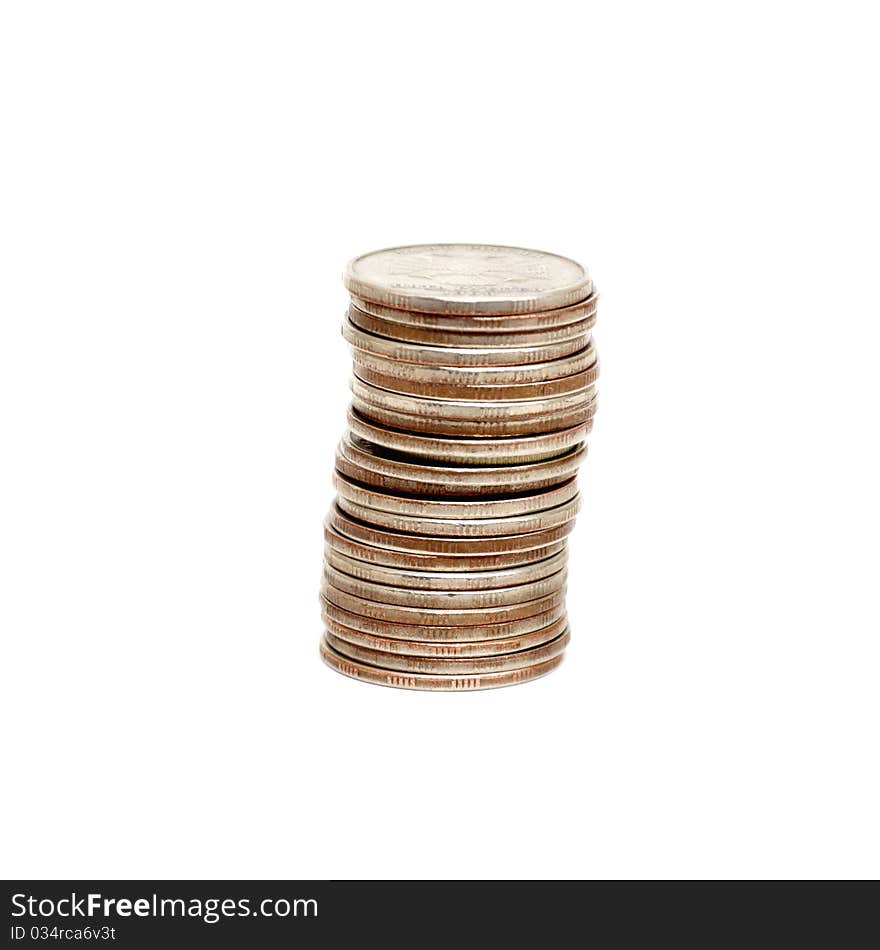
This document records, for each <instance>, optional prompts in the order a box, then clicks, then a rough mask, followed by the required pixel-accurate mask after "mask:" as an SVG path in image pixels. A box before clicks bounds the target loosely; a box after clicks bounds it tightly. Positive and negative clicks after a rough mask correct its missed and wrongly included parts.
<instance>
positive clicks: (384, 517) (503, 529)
mask: <svg viewBox="0 0 880 950" xmlns="http://www.w3.org/2000/svg"><path fill="white" fill-rule="evenodd" d="M336 503H337V505H338V506H339V507H340V508H341V509H342V510H343V511H344V512H346V513H347V514H349V515H351V516H352V517H354V518H359V519H360V520H361V521H365V522H367V524H373V525H376V526H377V527H380V528H390V529H391V530H392V531H404V532H406V533H408V534H423V535H429V536H438V535H439V536H444V535H446V536H450V537H463V538H490V537H494V536H495V535H510V534H531V533H532V532H535V531H542V530H544V528H552V527H555V526H556V525H559V524H563V523H565V522H566V521H571V520H573V519H574V518H575V517H576V515H577V513H578V511H579V510H580V504H581V499H580V495H575V496H574V498H572V499H571V500H570V501H567V502H565V503H564V504H562V505H558V506H557V507H556V508H548V509H546V510H544V511H535V512H530V513H529V514H524V515H508V516H505V517H500V518H467V519H463V518H427V517H423V516H417V515H404V514H400V513H398V512H394V511H385V510H383V509H379V508H370V507H367V506H366V505H359V504H357V503H356V502H353V501H349V500H348V499H347V498H342V497H339V498H337V500H336Z"/></svg>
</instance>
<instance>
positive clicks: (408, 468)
mask: <svg viewBox="0 0 880 950" xmlns="http://www.w3.org/2000/svg"><path fill="white" fill-rule="evenodd" d="M586 455H587V446H586V443H581V444H580V445H577V446H575V447H574V448H572V449H569V450H568V451H567V452H564V453H563V454H562V455H559V456H557V457H556V458H552V459H543V460H541V461H538V462H525V463H522V464H520V465H453V464H442V463H441V464H437V463H431V462H424V461H419V460H416V459H410V458H407V457H406V456H405V455H400V454H396V453H393V452H388V451H387V450H383V449H382V448H380V447H378V446H374V445H373V444H372V443H370V442H367V441H365V440H363V439H359V438H358V437H357V436H356V435H353V434H352V433H351V432H350V431H349V432H347V433H346V434H345V436H343V439H342V441H341V442H340V443H339V449H338V451H337V468H338V467H339V464H340V461H345V462H348V463H349V464H350V465H352V466H354V467H356V469H357V471H358V472H359V473H361V474H360V475H359V476H354V478H355V481H361V482H364V483H365V484H367V485H374V486H376V487H378V488H380V489H382V487H383V486H384V487H385V488H386V489H390V490H392V491H393V490H395V489H397V488H401V487H402V488H403V490H404V491H405V492H407V493H409V494H419V493H424V494H430V493H437V494H446V495H471V494H498V493H499V492H505V491H506V492H521V491H534V490H538V489H541V488H547V487H550V486H551V485H558V484H560V483H561V482H564V481H567V480H568V479H569V478H572V477H573V476H574V475H576V474H577V471H578V469H579V468H580V465H581V463H582V462H583V460H584V458H586ZM340 470H341V471H343V472H344V470H343V469H340ZM344 473H345V472H344ZM345 474H348V473H345ZM349 477H352V476H349Z"/></svg>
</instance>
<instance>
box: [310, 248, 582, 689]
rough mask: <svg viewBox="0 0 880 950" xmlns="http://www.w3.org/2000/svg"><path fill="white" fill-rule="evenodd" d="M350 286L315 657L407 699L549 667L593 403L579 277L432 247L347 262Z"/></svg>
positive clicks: (559, 267)
mask: <svg viewBox="0 0 880 950" xmlns="http://www.w3.org/2000/svg"><path fill="white" fill-rule="evenodd" d="M344 279H345V285H346V287H347V288H348V290H349V293H350V294H351V305H350V307H349V309H348V313H347V314H346V317H345V322H344V326H343V336H344V337H345V339H346V340H347V341H348V343H349V344H350V346H351V351H352V358H353V363H354V367H353V369H354V372H353V378H352V381H351V389H352V393H353V399H352V403H351V407H350V409H349V414H348V430H347V431H346V433H345V435H344V436H343V438H342V441H341V442H340V444H339V448H338V450H337V454H336V471H335V473H334V484H335V487H336V492H337V497H336V503H335V505H334V507H333V509H332V510H331V512H330V514H329V515H328V518H327V521H326V523H325V542H326V546H325V554H324V578H323V583H322V588H321V603H322V615H323V619H324V626H325V633H324V636H323V638H322V641H321V654H322V656H323V658H324V660H325V661H326V662H327V663H328V664H329V665H330V666H331V667H333V668H334V669H336V670H338V671H339V672H341V673H345V674H347V675H349V676H352V677H355V678H357V679H361V680H365V681H368V682H372V683H379V684H383V685H386V686H398V687H405V688H410V689H432V690H466V689H487V688H490V687H495V686H507V685H511V684H513V683H521V682H523V681H525V680H530V679H534V678H536V677H538V676H541V675H543V674H544V673H548V672H550V671H551V670H553V669H554V668H555V667H557V666H558V665H559V664H560V662H561V661H562V654H563V651H564V649H565V647H566V644H567V643H568V641H569V636H570V634H569V628H568V619H567V616H566V610H565V587H566V573H567V572H566V564H567V558H568V551H567V540H566V539H567V536H568V534H569V532H570V531H571V529H572V527H573V525H574V518H575V515H576V514H577V511H578V508H579V501H580V500H579V495H578V489H577V471H578V467H579V465H580V464H581V462H582V461H583V459H584V456H585V455H586V451H587V449H586V441H585V440H586V436H587V433H588V432H589V431H590V428H591V426H592V420H593V413H594V412H595V408H596V378H597V375H598V362H597V357H596V349H595V347H594V345H593V342H592V337H591V328H592V326H593V324H594V322H595V319H596V294H595V293H594V291H593V286H592V283H591V281H590V278H589V275H588V274H587V272H586V271H585V270H584V268H583V267H581V266H580V265H579V264H577V263H575V262H574V261H572V260H569V259H568V258H564V257H558V256H556V255H554V254H547V253H544V252H541V251H533V250H527V249H524V248H514V247H498V246H492V245H482V244H430V245H418V246H412V247H397V248H390V249H388V250H383V251H376V252H374V253H371V254H366V255H364V256H362V257H357V258H355V259H354V260H353V261H351V262H350V263H349V265H348V268H347V269H346V272H345V278H344Z"/></svg>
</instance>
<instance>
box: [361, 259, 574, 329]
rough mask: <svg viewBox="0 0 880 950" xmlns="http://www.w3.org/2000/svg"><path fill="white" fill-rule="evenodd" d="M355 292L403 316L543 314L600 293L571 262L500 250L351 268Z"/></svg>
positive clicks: (367, 262)
mask: <svg viewBox="0 0 880 950" xmlns="http://www.w3.org/2000/svg"><path fill="white" fill-rule="evenodd" d="M343 281H344V283H345V286H346V287H347V288H348V290H349V292H350V293H352V294H355V295H357V296H358V297H362V298H364V299H365V300H369V301H372V302H373V303H377V304H381V305H383V306H386V307H395V308H398V309H401V310H416V311H420V312H423V313H449V314H481V313H497V314H517V313H536V312H538V311H541V310H552V309H555V308H557V307H567V306H569V305H570V304H573V303H577V302H578V301H579V300H583V299H584V298H585V297H588V296H589V295H590V293H591V292H592V286H593V285H592V282H591V280H590V275H589V274H588V273H587V271H586V270H585V269H584V268H583V267H581V265H580V264H578V263H576V262H575V261H572V260H570V259H569V258H567V257H559V256H558V255H557V254H548V253H546V252H544V251H533V250H530V249H528V248H524V247H503V246H499V245H494V244H414V245H411V246H409V247H390V248H387V249H385V250H383V251H373V252H372V253H370V254H363V255H361V256H360V257H356V258H354V260H352V261H349V263H348V266H347V267H346V269H345V274H344V275H343Z"/></svg>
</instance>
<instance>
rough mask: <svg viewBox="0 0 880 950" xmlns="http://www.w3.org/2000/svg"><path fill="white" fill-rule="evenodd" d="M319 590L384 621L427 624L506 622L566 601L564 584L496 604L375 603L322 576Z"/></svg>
mask: <svg viewBox="0 0 880 950" xmlns="http://www.w3.org/2000/svg"><path fill="white" fill-rule="evenodd" d="M321 594H322V596H323V597H324V599H325V600H329V601H330V603H332V604H336V606H337V607H342V608H343V609H344V610H349V611H351V612H352V613H359V614H361V615H362V616H364V617H372V618H373V619H374V620H383V621H385V622H386V623H402V624H410V625H411V624H420V625H422V626H426V627H431V626H434V627H456V626H459V625H461V626H467V627H478V626H488V625H492V624H496V623H507V622H508V621H511V620H519V619H521V618H522V617H532V616H534V615H535V614H541V613H544V612H545V611H548V610H552V609H553V608H554V607H559V606H560V605H561V604H564V603H565V588H564V587H561V588H560V589H559V590H556V591H553V593H551V594H547V595H546V596H544V597H539V598H538V599H537V600H527V601H524V602H523V603H518V604H504V605H502V606H499V607H461V608H452V607H448V608H446V607H437V608H434V607H430V608H429V607H405V606H403V605H402V604H387V603H384V602H383V603H377V602H376V601H375V600H371V599H369V598H365V597H359V596H358V595H357V594H349V593H346V591H344V590H339V588H338V587H334V586H333V585H332V584H328V583H327V581H326V580H324V581H323V582H322V584H321Z"/></svg>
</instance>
